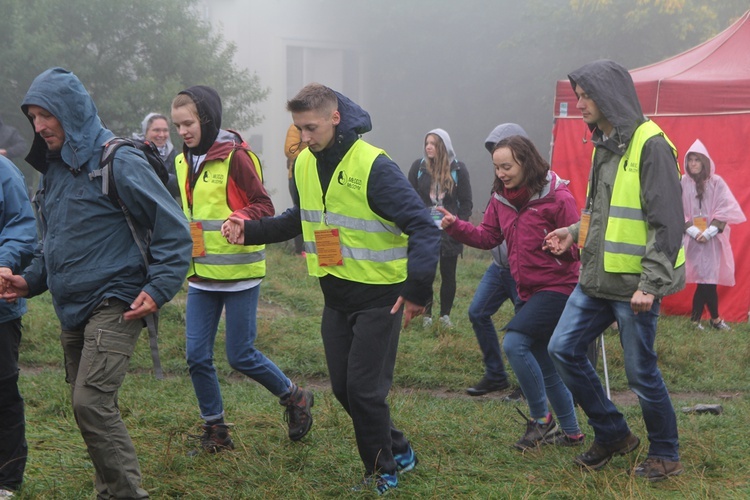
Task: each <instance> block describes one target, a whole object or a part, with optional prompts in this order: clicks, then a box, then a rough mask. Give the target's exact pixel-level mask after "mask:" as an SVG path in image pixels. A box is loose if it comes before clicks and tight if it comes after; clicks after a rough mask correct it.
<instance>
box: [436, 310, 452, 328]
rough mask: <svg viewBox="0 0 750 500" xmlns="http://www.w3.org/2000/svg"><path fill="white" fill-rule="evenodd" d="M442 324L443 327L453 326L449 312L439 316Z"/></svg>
mask: <svg viewBox="0 0 750 500" xmlns="http://www.w3.org/2000/svg"><path fill="white" fill-rule="evenodd" d="M439 321H440V326H442V327H443V328H448V329H450V328H453V323H451V318H450V316H448V315H447V314H444V315H443V316H440V318H439Z"/></svg>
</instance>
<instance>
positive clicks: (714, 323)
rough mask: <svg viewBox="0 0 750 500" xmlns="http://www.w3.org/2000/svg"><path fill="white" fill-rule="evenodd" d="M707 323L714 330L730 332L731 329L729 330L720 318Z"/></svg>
mask: <svg viewBox="0 0 750 500" xmlns="http://www.w3.org/2000/svg"><path fill="white" fill-rule="evenodd" d="M709 323H710V324H711V326H712V327H714V328H716V329H717V330H731V329H732V328H730V326H729V325H727V324H726V323H724V320H723V319H721V318H720V319H718V320H716V321H714V320H710V321H709Z"/></svg>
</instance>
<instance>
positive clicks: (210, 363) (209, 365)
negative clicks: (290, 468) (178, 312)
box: [185, 285, 291, 421]
mask: <svg viewBox="0 0 750 500" xmlns="http://www.w3.org/2000/svg"><path fill="white" fill-rule="evenodd" d="M259 295H260V285H258V286H256V287H253V288H250V289H248V290H242V291H239V292H215V291H206V290H199V289H198V288H194V287H192V286H191V287H189V288H188V298H187V329H186V332H185V333H186V336H187V348H186V349H187V363H188V368H189V369H190V378H191V379H192V381H193V389H195V396H196V397H197V398H198V406H199V407H200V410H201V418H203V419H204V420H206V421H210V420H216V419H218V418H220V417H222V416H223V415H224V404H223V402H222V399H221V389H220V388H219V378H218V377H217V375H216V367H215V366H214V341H215V340H216V333H217V330H218V327H219V319H220V318H221V311H222V309H224V308H226V328H225V329H226V350H227V360H228V361H229V365H230V366H231V367H232V368H233V369H234V370H237V371H238V372H240V373H243V374H245V375H247V376H248V377H250V378H251V379H253V380H255V381H257V382H259V383H260V384H261V385H262V386H263V387H265V388H266V389H268V390H269V391H270V392H271V393H272V394H274V395H275V396H281V395H282V394H284V393H286V392H287V391H289V386H290V385H291V382H290V381H289V379H288V378H287V376H286V375H284V373H283V372H282V371H281V370H280V369H279V368H278V367H277V366H276V365H275V364H273V362H272V361H271V360H270V359H268V358H267V357H265V356H264V355H263V353H262V352H260V351H259V350H257V349H256V348H255V346H254V344H255V337H256V336H257V334H258V331H257V328H256V323H255V316H256V312H257V310H258V296H259Z"/></svg>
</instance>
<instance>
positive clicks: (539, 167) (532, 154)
mask: <svg viewBox="0 0 750 500" xmlns="http://www.w3.org/2000/svg"><path fill="white" fill-rule="evenodd" d="M500 148H508V149H510V153H511V154H512V155H513V159H514V160H516V162H517V163H518V164H519V165H520V166H521V168H522V169H523V186H525V187H526V188H527V189H528V190H529V193H531V194H532V195H534V194H537V193H540V192H541V191H542V188H543V187H544V185H545V184H546V183H547V172H548V171H549V163H547V161H546V160H545V159H544V158H542V155H540V154H539V151H537V149H536V147H535V146H534V143H533V142H531V141H530V140H529V139H527V138H526V137H523V136H521V135H511V136H510V137H506V138H505V139H503V140H501V141H499V142H498V143H497V144H495V147H494V149H493V150H492V153H493V154H494V153H495V151H497V150H498V149H500ZM493 190H494V191H495V192H496V193H502V192H503V183H502V181H500V179H498V178H497V176H495V184H494V186H493Z"/></svg>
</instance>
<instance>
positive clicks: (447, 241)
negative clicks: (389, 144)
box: [409, 128, 474, 328]
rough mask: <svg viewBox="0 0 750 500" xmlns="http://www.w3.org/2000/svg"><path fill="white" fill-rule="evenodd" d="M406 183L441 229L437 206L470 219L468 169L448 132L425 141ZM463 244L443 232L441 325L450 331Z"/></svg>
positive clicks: (427, 322)
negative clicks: (457, 156) (412, 188)
mask: <svg viewBox="0 0 750 500" xmlns="http://www.w3.org/2000/svg"><path fill="white" fill-rule="evenodd" d="M409 183H411V185H412V186H413V187H414V189H415V190H416V191H417V193H418V194H419V197H420V198H422V202H424V204H425V207H427V208H429V209H430V214H431V215H432V218H433V219H434V220H435V222H436V224H437V226H438V227H440V219H441V218H442V215H441V214H440V212H438V211H437V207H443V208H445V209H446V210H448V211H449V212H450V213H452V214H454V215H456V216H457V217H458V218H459V219H461V220H469V217H471V211H472V209H473V208H474V205H473V203H472V201H471V183H470V182H469V170H468V169H467V168H466V165H464V163H463V162H462V161H459V160H458V159H457V158H456V152H455V151H454V150H453V144H452V143H451V138H450V136H449V135H448V132H446V131H445V130H443V129H441V128H436V129H433V130H430V131H429V132H427V134H426V135H425V138H424V156H423V157H422V158H420V159H418V160H416V161H415V162H414V163H413V164H412V166H411V168H410V169H409ZM463 248H464V247H463V244H461V243H459V242H458V241H456V240H454V239H453V238H451V237H450V236H448V234H446V233H445V232H443V233H442V238H441V241H440V250H439V251H440V263H439V267H440V279H441V283H440V325H441V326H443V327H444V328H452V327H453V323H452V322H451V319H450V314H451V310H452V309H453V300H454V299H455V297H456V264H457V263H458V256H459V255H461V254H462V253H463ZM422 321H423V323H422V324H423V326H425V327H428V326H431V325H432V297H430V301H429V303H428V304H427V307H426V309H425V313H424V318H423V320H422Z"/></svg>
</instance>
